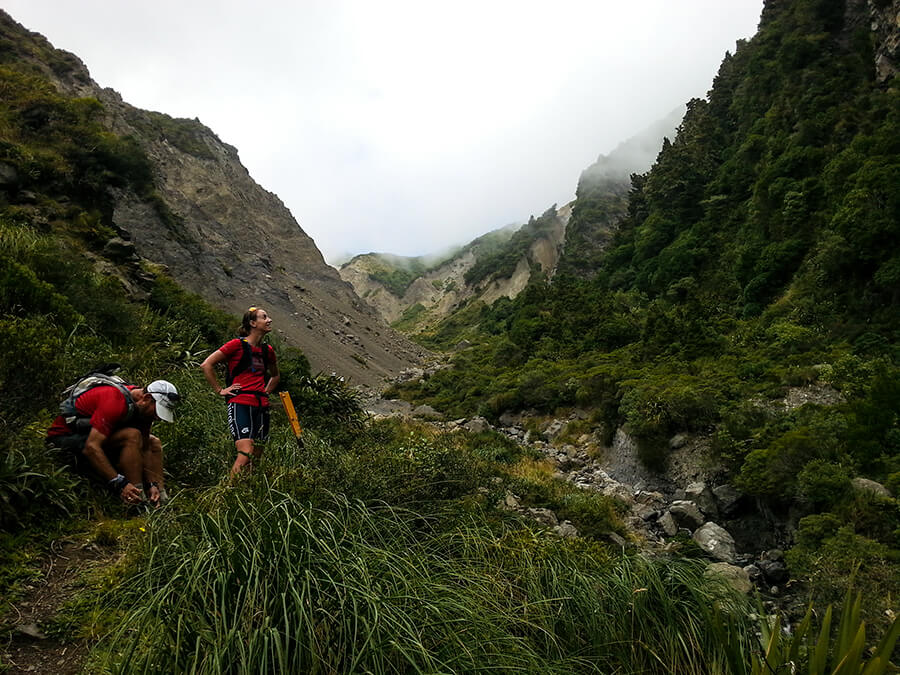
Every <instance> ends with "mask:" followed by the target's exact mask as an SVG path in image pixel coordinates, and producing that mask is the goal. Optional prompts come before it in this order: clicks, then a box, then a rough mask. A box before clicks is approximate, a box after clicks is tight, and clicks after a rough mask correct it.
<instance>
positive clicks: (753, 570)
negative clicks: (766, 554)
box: [744, 565, 762, 583]
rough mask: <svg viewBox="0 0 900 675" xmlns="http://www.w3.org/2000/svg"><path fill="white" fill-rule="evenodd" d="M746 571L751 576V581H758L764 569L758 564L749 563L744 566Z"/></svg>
mask: <svg viewBox="0 0 900 675" xmlns="http://www.w3.org/2000/svg"><path fill="white" fill-rule="evenodd" d="M744 571H745V572H746V573H747V574H748V576H749V577H750V581H752V582H754V583H755V582H756V581H758V580H759V579H761V578H762V570H761V569H759V568H758V567H757V566H756V565H747V566H746V567H744Z"/></svg>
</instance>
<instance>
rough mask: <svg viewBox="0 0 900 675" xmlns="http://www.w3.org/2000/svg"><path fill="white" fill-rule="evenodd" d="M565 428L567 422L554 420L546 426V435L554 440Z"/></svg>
mask: <svg viewBox="0 0 900 675" xmlns="http://www.w3.org/2000/svg"><path fill="white" fill-rule="evenodd" d="M565 428H566V423H565V422H563V421H562V420H553V421H551V422H550V423H549V424H548V425H547V426H546V427H545V428H544V435H545V436H546V437H547V438H548V439H550V440H551V441H552V440H553V439H554V438H556V437H557V436H559V435H560V434H561V433H562V431H563V429H565Z"/></svg>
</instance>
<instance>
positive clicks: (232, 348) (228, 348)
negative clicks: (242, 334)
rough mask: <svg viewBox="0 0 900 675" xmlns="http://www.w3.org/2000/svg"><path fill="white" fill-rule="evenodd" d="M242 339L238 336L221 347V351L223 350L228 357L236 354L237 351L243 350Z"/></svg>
mask: <svg viewBox="0 0 900 675" xmlns="http://www.w3.org/2000/svg"><path fill="white" fill-rule="evenodd" d="M241 349H242V347H241V341H240V340H239V339H238V338H234V340H229V341H228V342H226V343H225V344H224V345H222V346H221V347H219V351H220V352H222V353H223V354H224V355H225V356H227V357H228V358H231V357H232V356H234V355H235V354H236V353H237V352H239V351H241Z"/></svg>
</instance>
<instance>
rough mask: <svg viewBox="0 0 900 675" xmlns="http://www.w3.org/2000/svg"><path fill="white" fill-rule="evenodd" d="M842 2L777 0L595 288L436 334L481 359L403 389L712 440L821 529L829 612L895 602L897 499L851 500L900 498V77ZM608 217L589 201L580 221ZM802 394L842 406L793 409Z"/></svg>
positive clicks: (647, 445)
mask: <svg viewBox="0 0 900 675" xmlns="http://www.w3.org/2000/svg"><path fill="white" fill-rule="evenodd" d="M845 9H846V8H845V6H844V3H835V2H824V1H818V0H802V1H799V2H792V3H768V4H767V7H766V10H765V12H764V14H763V19H762V22H761V24H760V30H759V33H758V35H757V36H755V37H754V38H753V39H752V40H751V41H750V42H748V43H743V44H741V45H740V46H739V49H738V50H737V52H736V53H735V54H733V55H731V54H729V55H726V58H725V60H724V61H723V63H722V66H721V68H720V71H719V74H718V75H717V77H716V78H715V81H714V83H713V87H712V89H711V90H710V92H709V96H708V99H707V100H699V99H696V100H693V101H691V102H690V103H689V104H688V110H687V114H686V115H685V117H684V120H683V121H682V124H681V125H680V127H679V129H678V133H677V135H676V137H675V138H674V140H672V141H671V142H666V143H664V145H663V147H662V149H661V152H660V154H659V157H658V160H657V162H656V164H655V165H654V166H653V168H652V169H651V171H649V172H648V173H647V174H645V175H641V176H635V177H634V180H633V184H632V188H631V192H630V194H629V199H628V206H627V215H626V217H625V218H624V220H622V222H621V224H620V226H619V229H618V232H617V233H616V235H615V237H614V239H613V241H612V243H611V246H610V249H609V250H608V251H607V252H605V253H604V254H603V255H602V256H600V257H599V259H598V260H597V262H596V265H595V266H594V268H593V269H592V274H591V275H587V274H584V270H578V272H579V276H577V277H575V276H567V275H560V276H558V277H556V278H555V279H554V281H553V283H552V284H549V285H548V284H534V285H533V286H532V287H531V288H529V289H528V290H527V291H526V292H523V293H522V294H521V295H520V296H519V297H517V298H516V299H515V301H510V302H506V301H501V302H498V303H496V304H495V305H494V306H493V307H492V308H490V309H488V308H481V309H473V310H472V311H471V312H470V313H469V315H468V316H467V319H468V321H467V322H463V321H461V320H460V318H459V317H456V319H455V320H454V321H453V322H448V323H446V324H445V325H443V326H440V327H438V328H437V329H436V330H435V331H434V332H433V333H432V334H431V335H426V336H424V340H425V341H426V344H430V345H435V346H440V345H446V344H453V342H454V341H455V340H458V339H459V338H460V337H462V336H465V337H467V338H468V339H469V340H470V341H472V342H474V343H475V346H474V347H473V348H471V349H469V350H466V351H465V352H463V353H461V354H459V355H458V356H457V357H456V358H455V361H454V364H455V368H453V369H452V370H445V371H441V372H438V373H436V374H435V375H433V376H432V377H430V378H429V379H427V380H425V381H423V382H419V383H410V384H407V385H404V386H403V387H398V388H397V389H396V390H395V392H393V393H395V394H398V395H402V396H406V397H409V398H411V399H415V400H416V401H420V402H425V403H429V404H431V405H433V406H434V407H436V408H437V409H439V410H444V411H446V412H448V413H449V414H450V415H458V414H463V411H466V410H471V409H473V408H477V409H479V410H480V411H481V412H482V413H483V414H485V415H486V416H488V417H490V418H492V419H496V418H497V417H498V416H499V415H500V414H502V413H503V412H506V411H521V410H528V409H533V410H537V411H539V412H543V413H553V412H554V411H555V410H557V409H558V408H571V407H574V406H579V407H582V408H587V409H589V410H590V411H591V413H592V419H593V420H594V422H595V424H596V425H597V426H598V427H600V428H601V429H603V430H604V431H605V433H606V435H607V439H611V437H612V433H613V432H614V431H615V429H616V428H618V427H620V426H622V425H625V428H626V429H627V430H628V431H629V432H630V433H631V434H632V435H633V436H634V437H636V438H637V440H638V442H639V445H640V449H641V452H642V455H643V457H644V459H645V462H646V463H647V464H648V465H650V466H653V467H657V468H660V469H662V468H664V467H665V463H666V456H667V452H668V439H669V438H670V437H671V436H672V435H673V434H675V433H677V432H682V431H688V432H694V433H698V434H704V435H707V436H710V437H711V438H712V440H713V443H714V447H715V450H716V451H717V453H718V457H719V459H720V460H721V461H722V463H723V464H724V465H725V466H726V467H727V471H728V473H729V476H730V479H731V480H732V481H733V482H734V483H735V484H736V485H737V486H738V487H740V488H741V489H743V490H744V491H745V492H747V493H749V494H751V495H754V496H756V497H758V498H760V499H761V500H763V501H764V502H765V503H766V504H767V506H768V507H770V508H772V509H774V510H775V511H776V512H781V513H787V512H788V511H791V512H792V513H795V514H799V515H802V516H805V517H804V518H803V519H802V520H801V521H800V524H799V529H798V530H797V532H796V535H795V542H796V546H795V547H794V549H793V551H792V552H791V554H790V562H791V565H792V571H793V573H794V574H795V575H796V576H797V577H798V578H803V579H806V580H807V581H809V583H810V584H811V587H812V592H813V595H814V596H815V597H820V598H824V597H828V598H837V597H839V596H840V594H841V593H842V588H843V586H844V584H845V583H846V582H847V580H848V579H849V578H850V577H851V576H852V575H853V574H854V571H855V570H856V568H857V566H859V573H858V578H859V577H861V578H864V579H865V580H866V583H867V584H871V588H872V589H874V590H873V591H872V592H873V597H877V596H880V597H897V593H898V592H900V586H898V580H897V577H896V575H895V574H890V573H888V570H890V569H891V568H892V566H893V565H895V564H896V562H897V561H898V560H900V539H898V536H900V513H898V502H897V500H896V498H884V499H874V498H873V499H871V500H860V499H858V498H857V497H855V496H853V495H854V493H853V492H852V491H851V490H849V485H850V480H851V479H852V478H854V477H858V476H865V477H868V478H872V479H875V480H877V481H881V482H882V483H884V484H885V485H887V486H888V487H889V489H891V490H893V495H894V497H896V496H897V491H898V489H900V311H898V310H900V305H898V301H900V296H898V293H897V289H898V288H900V286H898V283H897V282H898V280H900V279H898V277H897V276H896V273H897V270H900V266H898V265H900V258H898V253H897V251H898V243H900V97H898V94H897V87H898V84H900V83H898V81H897V80H896V79H894V81H893V82H881V83H879V82H876V80H875V76H874V59H873V43H872V36H871V35H870V33H869V31H868V27H867V26H868V23H867V21H865V20H861V19H860V17H857V16H856V15H855V13H854V11H850V10H849V9H848V10H847V11H846V13H845ZM593 208H595V205H594V204H593V202H592V197H591V195H590V194H589V193H582V194H579V198H578V201H577V202H576V204H575V207H574V210H573V213H574V214H578V213H579V211H581V212H584V211H585V210H590V209H593ZM573 218H575V215H573ZM798 388H805V391H807V392H813V391H819V390H825V391H830V392H837V393H838V394H839V397H838V399H837V400H839V401H840V402H839V403H837V404H832V405H826V404H824V403H816V402H815V401H816V400H817V399H816V397H815V396H809V398H810V399H811V401H812V402H810V403H808V404H807V405H804V406H801V407H799V408H796V409H791V410H788V409H786V407H785V406H784V404H783V403H782V399H783V398H784V397H785V396H786V395H787V394H788V393H789V392H790V391H792V390H799V389H798ZM887 593H891V594H892V595H890V596H887ZM889 603H890V600H888V601H887V604H889ZM884 606H886V605H884Z"/></svg>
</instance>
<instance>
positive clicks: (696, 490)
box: [684, 483, 719, 518]
mask: <svg viewBox="0 0 900 675" xmlns="http://www.w3.org/2000/svg"><path fill="white" fill-rule="evenodd" d="M684 498H685V499H686V500H687V501H689V502H694V503H695V504H696V505H697V506H698V507H699V509H700V510H701V511H703V514H704V515H705V516H707V517H709V518H717V517H718V516H719V508H718V507H717V506H716V497H715V495H714V494H713V491H712V490H711V489H710V488H709V486H707V484H706V483H691V484H690V485H688V486H687V487H686V488H685V489H684Z"/></svg>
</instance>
